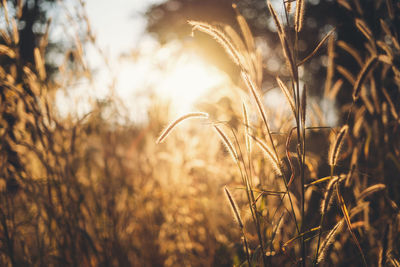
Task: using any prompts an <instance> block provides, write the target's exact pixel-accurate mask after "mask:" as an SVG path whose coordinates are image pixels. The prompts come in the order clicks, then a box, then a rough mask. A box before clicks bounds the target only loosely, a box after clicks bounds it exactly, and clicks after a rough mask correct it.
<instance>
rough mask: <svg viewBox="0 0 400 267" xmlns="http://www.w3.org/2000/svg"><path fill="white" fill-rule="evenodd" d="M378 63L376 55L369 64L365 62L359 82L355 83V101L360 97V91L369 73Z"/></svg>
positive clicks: (358, 78) (370, 59)
mask: <svg viewBox="0 0 400 267" xmlns="http://www.w3.org/2000/svg"><path fill="white" fill-rule="evenodd" d="M377 62H378V57H377V56H376V55H375V56H372V57H370V58H369V59H368V60H367V62H365V64H364V66H363V68H362V69H361V71H360V73H359V74H358V76H357V80H356V81H355V83H354V90H353V100H354V101H356V100H357V98H358V95H359V94H360V90H361V87H362V85H363V83H364V80H365V78H366V77H367V75H368V73H369V72H370V71H371V70H372V69H373V68H374V67H375V65H376V63H377Z"/></svg>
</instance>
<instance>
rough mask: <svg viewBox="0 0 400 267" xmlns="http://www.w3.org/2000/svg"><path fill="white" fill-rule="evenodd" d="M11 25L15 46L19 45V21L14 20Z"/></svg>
mask: <svg viewBox="0 0 400 267" xmlns="http://www.w3.org/2000/svg"><path fill="white" fill-rule="evenodd" d="M11 25H12V36H13V39H14V44H18V43H19V31H18V26H17V21H16V20H15V19H12V20H11Z"/></svg>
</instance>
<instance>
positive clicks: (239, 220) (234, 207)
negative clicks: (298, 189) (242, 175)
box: [224, 186, 243, 229]
mask: <svg viewBox="0 0 400 267" xmlns="http://www.w3.org/2000/svg"><path fill="white" fill-rule="evenodd" d="M224 191H225V195H226V198H227V199H228V201H229V205H230V207H231V209H232V213H233V215H234V218H235V220H236V222H237V223H238V225H239V227H240V229H243V222H242V217H241V216H240V213H239V209H238V207H237V204H236V202H235V200H234V199H233V197H232V195H231V192H230V191H229V189H228V187H226V186H225V187H224Z"/></svg>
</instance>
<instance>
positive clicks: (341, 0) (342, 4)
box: [338, 0, 353, 11]
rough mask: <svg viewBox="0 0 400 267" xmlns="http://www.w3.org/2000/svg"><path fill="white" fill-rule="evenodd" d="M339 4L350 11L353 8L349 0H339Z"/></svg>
mask: <svg viewBox="0 0 400 267" xmlns="http://www.w3.org/2000/svg"><path fill="white" fill-rule="evenodd" d="M338 3H339V5H341V6H342V7H344V8H346V9H347V10H349V11H352V10H353V9H352V8H351V6H350V4H349V3H348V2H347V0H338Z"/></svg>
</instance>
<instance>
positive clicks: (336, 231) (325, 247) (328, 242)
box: [317, 219, 344, 263]
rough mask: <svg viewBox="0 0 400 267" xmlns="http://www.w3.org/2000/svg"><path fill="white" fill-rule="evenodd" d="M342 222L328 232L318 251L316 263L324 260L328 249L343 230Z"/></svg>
mask: <svg viewBox="0 0 400 267" xmlns="http://www.w3.org/2000/svg"><path fill="white" fill-rule="evenodd" d="M343 224H344V220H343V219H342V220H340V221H339V222H338V223H337V224H336V225H335V226H334V227H333V228H332V230H331V231H329V233H328V235H327V236H326V238H325V240H324V242H323V243H322V245H321V248H320V251H319V252H318V259H317V263H321V262H322V261H324V260H325V258H326V256H327V253H328V250H329V247H330V246H331V245H332V244H333V242H334V241H335V239H336V236H337V235H338V234H339V233H340V232H341V231H342V230H343Z"/></svg>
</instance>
